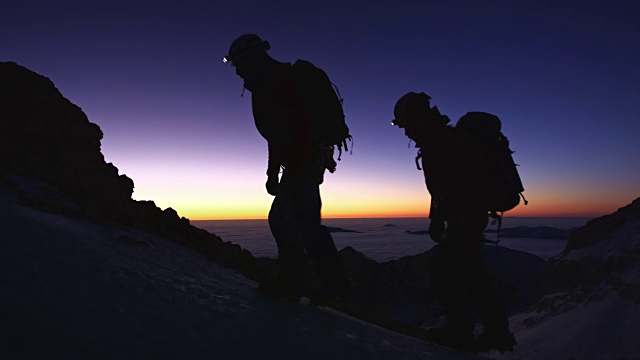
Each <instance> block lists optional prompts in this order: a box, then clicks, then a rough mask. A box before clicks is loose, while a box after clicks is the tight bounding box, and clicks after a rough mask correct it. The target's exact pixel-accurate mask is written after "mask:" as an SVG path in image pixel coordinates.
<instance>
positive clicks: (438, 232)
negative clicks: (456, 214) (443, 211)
mask: <svg viewBox="0 0 640 360" xmlns="http://www.w3.org/2000/svg"><path fill="white" fill-rule="evenodd" d="M429 236H430V237H431V240H433V241H435V242H440V240H442V237H443V236H444V220H431V223H430V224H429Z"/></svg>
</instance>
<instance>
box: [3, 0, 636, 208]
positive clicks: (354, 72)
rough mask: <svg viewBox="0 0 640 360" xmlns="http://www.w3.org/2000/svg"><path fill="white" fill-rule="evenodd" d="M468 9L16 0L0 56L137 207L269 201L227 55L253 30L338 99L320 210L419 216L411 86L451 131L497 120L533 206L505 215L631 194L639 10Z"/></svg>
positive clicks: (610, 6) (621, 201)
mask: <svg viewBox="0 0 640 360" xmlns="http://www.w3.org/2000/svg"><path fill="white" fill-rule="evenodd" d="M478 3H480V2H479V1H471V0H467V1H446V2H445V1H442V2H433V3H431V2H428V1H419V2H404V1H387V2H380V1H373V2H368V3H365V2H362V1H358V2H354V4H358V5H351V3H349V2H346V1H341V2H330V1H324V2H321V4H319V3H310V2H301V3H295V2H291V1H288V2H282V1H261V2H256V4H255V5H251V3H248V2H241V1H226V2H218V1H188V0H187V1H145V2H137V1H127V2H122V1H117V0H116V1H110V2H103V3H99V4H97V3H94V2H87V1H82V2H81V1H59V2H56V1H28V0H27V1H11V2H9V3H6V4H5V5H3V7H2V12H0V61H15V62H17V63H19V64H21V65H23V66H26V67H28V68H29V69H31V70H33V71H35V72H37V73H40V74H42V75H45V76H47V77H49V78H51V80H52V81H53V82H54V83H55V84H56V86H57V87H58V89H59V90H60V91H61V92H62V94H63V95H64V96H65V97H67V98H68V99H69V100H71V101H72V102H73V103H75V104H76V105H78V106H80V107H81V108H82V109H83V110H84V111H85V113H86V114H87V116H88V117H89V119H90V120H91V121H92V122H94V123H96V124H98V125H99V126H100V127H101V128H102V130H103V131H104V133H105V137H104V139H103V143H102V144H103V146H102V150H103V153H104V154H105V157H106V159H107V161H109V162H113V163H114V164H115V165H116V166H117V167H118V168H119V169H120V172H121V173H124V174H127V175H128V176H129V177H131V178H132V179H133V180H134V182H135V186H136V188H135V193H134V198H136V199H145V200H147V199H150V200H154V201H156V204H158V205H159V206H160V207H162V208H165V207H169V206H170V207H173V208H175V209H176V210H178V212H179V213H180V214H181V215H183V216H186V217H189V218H193V219H196V218H227V217H264V216H266V213H267V211H268V207H269V205H270V201H271V197H270V196H269V195H267V194H266V191H265V190H264V186H263V185H264V181H265V180H266V179H265V175H264V173H265V169H266V142H265V141H264V140H263V139H262V138H261V137H260V135H259V134H258V132H257V130H256V129H255V127H254V125H253V119H252V116H251V109H250V107H251V105H250V93H249V92H246V93H245V95H244V96H243V97H241V93H242V81H241V79H239V78H238V77H237V76H236V75H235V73H234V71H233V68H231V67H230V66H229V65H226V64H223V63H222V57H223V56H224V55H226V53H227V50H228V47H229V44H230V43H231V42H232V41H233V40H234V39H235V38H236V37H237V36H238V35H240V34H243V33H251V32H252V33H257V34H259V35H260V36H262V37H263V38H264V39H266V40H268V41H269V42H270V43H271V47H272V49H271V50H270V54H271V55H272V56H273V57H274V58H276V59H278V60H281V61H291V62H293V61H295V60H296V59H298V58H303V59H307V60H310V61H312V62H314V63H315V64H316V65H318V66H321V67H323V68H324V69H325V70H326V71H327V73H329V75H330V77H331V78H332V80H333V82H334V83H336V84H337V85H338V86H339V88H340V92H341V94H342V96H343V97H344V99H345V103H344V104H345V112H346V115H347V123H348V125H349V126H350V128H351V133H352V135H353V136H354V141H355V143H354V145H355V147H354V150H353V154H352V155H346V156H343V160H342V161H341V162H340V163H339V164H338V171H337V172H336V173H335V174H332V175H328V176H327V180H326V183H325V184H323V185H322V188H321V189H322V193H323V200H324V208H323V209H324V214H325V216H338V215H351V216H357V215H367V216H382V215H393V214H396V215H426V213H427V210H428V195H427V192H426V189H425V187H424V182H423V177H422V174H421V172H419V171H417V170H416V169H415V166H414V163H413V158H414V156H415V152H416V150H415V149H414V148H413V147H411V148H408V147H407V144H408V139H407V138H406V137H405V136H404V135H403V133H402V131H400V130H398V129H395V128H393V127H391V126H390V124H389V122H390V120H391V118H392V117H393V115H392V109H393V105H394V103H395V101H396V100H397V99H398V98H399V97H400V96H402V95H403V94H404V93H406V92H408V91H417V92H420V91H424V92H426V93H428V94H429V95H430V96H431V97H432V102H433V104H435V105H438V107H439V108H440V110H441V111H442V112H443V113H445V114H447V115H449V116H450V117H451V118H452V120H454V121H455V120H456V119H457V118H459V117H460V116H462V115H463V114H464V113H466V112H467V111H473V110H479V111H488V112H493V113H495V114H497V115H498V116H499V117H500V118H501V119H502V121H503V130H504V132H505V134H506V135H507V136H508V137H509V139H510V141H511V145H512V149H513V150H515V151H516V153H515V154H514V157H515V160H516V162H517V163H519V164H520V165H521V166H520V173H521V176H522V178H523V181H524V184H525V188H526V191H525V195H526V196H527V198H528V199H529V200H530V204H529V205H528V206H520V207H518V208H517V209H516V210H514V211H512V212H510V213H508V214H510V215H519V216H537V215H600V214H606V213H609V212H611V211H613V210H615V209H617V208H618V207H620V206H623V205H626V204H627V203H629V202H630V201H631V200H633V199H635V198H636V197H638V196H640V166H638V159H639V158H640V142H639V141H638V139H639V135H638V134H640V121H638V120H640V110H639V109H640V86H639V85H638V84H640V65H638V64H640V41H639V40H640V28H639V25H638V21H637V19H638V18H640V10H639V7H640V6H639V5H636V4H634V3H633V2H629V1H624V2H622V1H608V2H597V3H596V2H594V3H593V4H585V3H584V2H582V3H580V2H575V3H576V5H563V4H562V3H560V2H557V1H554V2H549V3H548V4H543V3H542V2H540V1H502V2H494V1H489V2H483V3H485V5H482V6H481V5H478ZM515 3H517V5H514V4H515ZM487 4H489V5H487Z"/></svg>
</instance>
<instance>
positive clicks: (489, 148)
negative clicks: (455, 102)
mask: <svg viewBox="0 0 640 360" xmlns="http://www.w3.org/2000/svg"><path fill="white" fill-rule="evenodd" d="M501 127H502V124H501V122H500V119H499V118H498V117H497V116H495V115H493V114H489V113H485V112H479V111H473V112H468V113H467V114H465V115H464V116H462V117H461V118H460V119H459V120H458V122H457V123H456V125H455V129H456V133H457V136H458V139H459V141H460V146H462V147H463V150H464V151H465V152H466V153H467V154H469V155H470V156H472V157H473V160H474V161H477V168H478V169H480V172H481V174H477V175H479V176H480V177H481V181H483V184H484V186H483V188H484V189H485V194H484V196H483V199H484V201H485V206H486V209H487V211H489V213H490V214H491V215H492V217H494V218H496V219H499V218H500V216H499V215H498V213H504V212H505V211H508V210H511V209H513V208H515V207H516V206H518V204H520V198H522V199H523V201H524V204H525V205H527V204H528V201H527V199H526V198H525V197H524V195H522V192H523V191H524V186H523V185H522V180H521V179H520V175H519V174H518V169H517V165H516V163H515V162H514V161H513V156H512V154H513V153H514V152H513V151H511V149H510V148H509V140H508V139H507V137H506V136H505V135H504V134H503V133H502V131H501Z"/></svg>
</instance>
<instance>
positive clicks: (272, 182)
mask: <svg viewBox="0 0 640 360" xmlns="http://www.w3.org/2000/svg"><path fill="white" fill-rule="evenodd" d="M265 186H266V188H267V192H268V193H269V195H271V196H276V195H277V194H278V187H279V186H280V183H279V181H278V177H277V176H269V177H268V178H267V183H266V184H265Z"/></svg>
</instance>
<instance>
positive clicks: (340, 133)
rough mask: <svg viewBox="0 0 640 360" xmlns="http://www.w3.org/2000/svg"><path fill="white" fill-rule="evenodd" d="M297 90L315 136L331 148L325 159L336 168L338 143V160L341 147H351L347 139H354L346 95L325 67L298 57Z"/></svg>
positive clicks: (296, 66) (327, 163) (295, 73)
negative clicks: (347, 121)
mask: <svg viewBox="0 0 640 360" xmlns="http://www.w3.org/2000/svg"><path fill="white" fill-rule="evenodd" d="M291 70H292V74H293V81H294V87H295V91H296V94H297V95H298V97H299V99H300V102H301V103H302V108H303V111H304V114H305V116H306V118H307V120H308V121H309V125H310V129H311V134H312V136H313V137H314V138H315V139H316V140H317V141H318V142H319V143H320V144H321V146H322V147H323V148H324V149H325V150H328V152H329V155H328V157H330V159H326V160H325V161H324V162H325V164H326V168H327V169H328V170H329V171H330V172H334V171H335V166H336V164H335V161H334V160H333V151H334V149H335V148H336V147H337V148H338V151H339V155H338V160H340V157H341V156H342V148H343V147H344V149H345V151H348V150H349V148H348V147H347V140H350V141H352V142H353V138H352V137H351V135H350V134H349V127H348V126H347V124H346V122H345V116H344V110H343V108H342V102H343V99H342V98H341V97H340V92H339V91H338V90H337V87H336V86H335V85H334V84H333V83H332V82H331V80H329V76H327V74H326V73H325V72H324V70H322V69H320V68H318V67H316V66H315V65H313V64H312V63H310V62H308V61H306V60H297V61H296V62H295V63H294V64H293V65H292V66H291Z"/></svg>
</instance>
